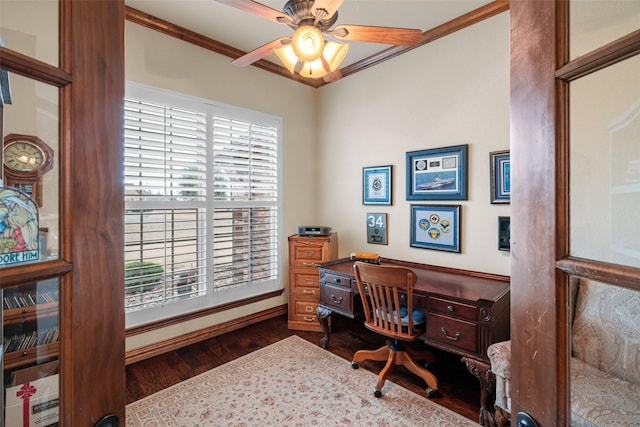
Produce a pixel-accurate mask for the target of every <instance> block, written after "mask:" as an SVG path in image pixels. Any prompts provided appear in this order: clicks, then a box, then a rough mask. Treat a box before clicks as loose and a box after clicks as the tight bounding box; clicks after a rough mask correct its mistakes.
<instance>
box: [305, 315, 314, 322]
mask: <svg viewBox="0 0 640 427" xmlns="http://www.w3.org/2000/svg"><path fill="white" fill-rule="evenodd" d="M303 319H304V321H305V322H315V321H316V318H315V317H307V316H304V317H303Z"/></svg>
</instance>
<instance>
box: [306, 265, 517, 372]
mask: <svg viewBox="0 0 640 427" xmlns="http://www.w3.org/2000/svg"><path fill="white" fill-rule="evenodd" d="M381 263H382V265H395V266H402V267H407V268H410V269H411V270H413V271H414V272H415V273H416V275H417V282H416V284H415V286H414V297H413V301H414V306H416V307H419V308H420V309H422V310H423V311H424V312H425V314H426V316H427V328H426V338H425V343H426V344H427V345H430V346H433V347H436V348H439V349H442V350H445V351H448V352H450V353H455V354H458V355H460V356H462V357H467V358H472V359H474V360H477V361H479V362H485V363H486V364H488V363H489V358H488V357H487V347H489V346H490V345H491V344H493V343H494V342H498V341H504V340H508V339H509V277H507V276H499V275H492V274H487V273H478V272H472V271H466V270H458V269H451V268H444V267H438V266H433V265H428V264H418V263H411V262H406V261H399V260H393V259H387V258H383V259H382V262H381ZM319 274H320V303H319V305H318V309H317V315H318V321H319V322H320V325H321V326H322V330H323V332H324V337H323V338H322V339H321V340H320V342H319V343H318V344H319V345H320V346H321V347H325V346H326V345H328V344H329V338H330V330H329V316H331V314H332V313H337V314H340V315H342V316H347V317H350V318H354V317H355V316H357V315H359V314H361V312H362V303H361V302H360V300H359V295H358V287H357V285H356V279H355V275H354V272H353V261H352V260H351V259H346V258H345V259H340V260H336V261H330V262H326V263H322V264H320V265H319Z"/></svg>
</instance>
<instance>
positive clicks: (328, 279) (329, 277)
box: [320, 271, 355, 289]
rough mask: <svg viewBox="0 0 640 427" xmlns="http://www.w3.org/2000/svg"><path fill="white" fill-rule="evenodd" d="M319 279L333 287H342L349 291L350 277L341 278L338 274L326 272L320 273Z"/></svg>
mask: <svg viewBox="0 0 640 427" xmlns="http://www.w3.org/2000/svg"><path fill="white" fill-rule="evenodd" d="M320 279H321V280H322V281H323V282H324V283H326V284H330V285H335V286H344V287H345V288H349V289H351V278H350V277H346V276H341V275H339V274H333V273H327V272H326V271H321V272H320ZM354 284H355V283H354Z"/></svg>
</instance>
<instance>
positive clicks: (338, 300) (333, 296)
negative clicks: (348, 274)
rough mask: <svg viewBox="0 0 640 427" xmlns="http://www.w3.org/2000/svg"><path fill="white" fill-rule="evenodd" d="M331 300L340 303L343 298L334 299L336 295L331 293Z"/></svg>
mask: <svg viewBox="0 0 640 427" xmlns="http://www.w3.org/2000/svg"><path fill="white" fill-rule="evenodd" d="M331 301H333V302H334V303H336V304H342V301H344V298H342V297H340V298H338V299H336V296H335V295H334V294H331Z"/></svg>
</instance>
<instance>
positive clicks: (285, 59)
mask: <svg viewBox="0 0 640 427" xmlns="http://www.w3.org/2000/svg"><path fill="white" fill-rule="evenodd" d="M273 51H274V52H275V54H276V55H278V58H280V61H282V63H283V64H284V66H285V67H287V69H288V70H289V72H290V73H291V74H293V73H294V70H295V68H296V64H297V63H298V57H297V56H296V54H295V52H294V51H293V47H292V46H291V45H290V44H288V45H286V46H285V47H281V48H278V49H273Z"/></svg>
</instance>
